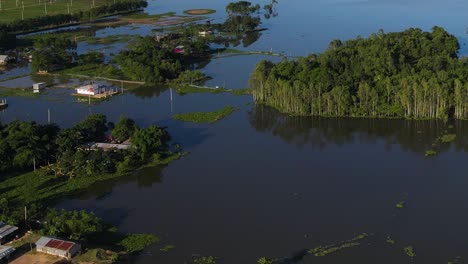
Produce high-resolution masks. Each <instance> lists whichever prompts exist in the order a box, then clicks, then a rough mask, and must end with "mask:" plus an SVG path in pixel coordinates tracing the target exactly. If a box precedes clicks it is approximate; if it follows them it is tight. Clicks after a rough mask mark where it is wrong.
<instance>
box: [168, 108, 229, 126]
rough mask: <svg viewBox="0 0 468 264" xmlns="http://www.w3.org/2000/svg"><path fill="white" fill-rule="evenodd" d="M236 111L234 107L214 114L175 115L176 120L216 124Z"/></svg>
mask: <svg viewBox="0 0 468 264" xmlns="http://www.w3.org/2000/svg"><path fill="white" fill-rule="evenodd" d="M235 110H236V109H235V108H234V107H232V106H226V107H224V108H223V109H220V110H217V111H213V112H194V113H186V114H178V115H174V119H176V120H179V121H184V122H192V123H214V122H216V121H219V120H221V119H223V118H225V117H226V116H228V115H230V114H232V112H234V111H235Z"/></svg>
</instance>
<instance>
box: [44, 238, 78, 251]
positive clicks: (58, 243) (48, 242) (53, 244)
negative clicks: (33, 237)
mask: <svg viewBox="0 0 468 264" xmlns="http://www.w3.org/2000/svg"><path fill="white" fill-rule="evenodd" d="M74 245H75V243H74V242H69V241H65V240H60V239H55V238H50V237H41V238H40V239H39V240H38V241H37V242H36V246H43V247H48V248H55V249H58V250H64V251H68V250H70V249H71V248H72V247H73V246H74Z"/></svg>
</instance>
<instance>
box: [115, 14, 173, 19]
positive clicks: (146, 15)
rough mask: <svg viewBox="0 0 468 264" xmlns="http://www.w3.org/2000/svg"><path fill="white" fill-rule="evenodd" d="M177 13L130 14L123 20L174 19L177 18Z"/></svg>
mask: <svg viewBox="0 0 468 264" xmlns="http://www.w3.org/2000/svg"><path fill="white" fill-rule="evenodd" d="M175 15H176V13H175V12H168V13H163V14H153V15H150V14H148V13H134V14H129V15H126V16H124V17H123V18H131V19H141V18H144V19H148V18H151V19H159V18H161V17H173V16H175Z"/></svg>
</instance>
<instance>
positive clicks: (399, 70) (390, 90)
mask: <svg viewBox="0 0 468 264" xmlns="http://www.w3.org/2000/svg"><path fill="white" fill-rule="evenodd" d="M459 48H460V46H459V43H458V40H457V39H456V38H455V37H454V36H453V35H450V34H449V33H447V32H446V31H445V30H444V29H443V28H440V27H434V28H433V29H432V32H423V31H422V30H420V29H414V28H411V29H408V30H406V31H403V32H398V33H387V34H385V33H384V32H383V31H382V30H381V31H379V32H378V33H376V34H372V35H371V36H370V37H369V38H366V39H363V38H360V37H358V38H357V39H354V40H349V41H346V42H341V41H340V40H333V41H332V42H331V43H330V45H329V47H328V49H327V50H326V51H325V52H324V53H323V54H319V55H315V54H313V55H309V56H308V57H303V58H299V59H298V60H294V61H288V60H283V61H282V62H280V63H277V64H274V63H272V62H270V61H261V62H260V63H259V64H258V65H257V66H256V69H255V70H254V71H253V73H252V75H251V79H250V86H251V88H253V91H254V96H255V100H256V102H257V103H261V104H265V105H269V106H272V107H274V108H277V109H278V110H280V111H282V112H286V113H291V114H297V115H315V116H356V117H405V118H418V119H425V118H447V117H448V116H454V117H455V118H458V119H466V118H468V59H467V58H458V55H457V52H458V50H459Z"/></svg>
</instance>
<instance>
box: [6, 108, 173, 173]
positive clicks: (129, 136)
mask: <svg viewBox="0 0 468 264" xmlns="http://www.w3.org/2000/svg"><path fill="white" fill-rule="evenodd" d="M108 131H110V133H108ZM111 136H112V137H111ZM109 139H111V140H114V141H116V142H122V141H125V140H129V141H130V142H131V147H130V148H128V149H113V150H112V151H105V150H103V149H99V148H92V147H91V146H89V145H87V144H88V143H89V142H105V141H109ZM170 139H171V137H170V135H169V133H168V132H167V131H166V130H165V129H164V128H161V127H158V126H154V125H153V126H149V127H148V128H139V127H137V126H136V125H135V122H134V121H133V120H131V119H128V118H121V119H120V120H119V122H117V124H115V125H114V124H113V123H110V122H107V119H106V117H105V116H104V115H101V114H91V115H89V116H87V117H86V119H84V120H83V121H81V122H79V123H78V124H76V125H75V126H73V127H72V128H67V129H62V130H61V129H60V128H59V127H58V126H57V125H55V124H47V125H40V124H37V123H35V122H25V121H13V122H11V123H9V124H7V125H1V126H0V155H1V157H2V159H0V175H8V174H11V173H14V172H19V171H27V170H31V169H32V168H33V166H36V168H40V167H43V168H44V172H46V173H52V174H54V175H55V176H65V177H68V178H74V177H80V176H93V175H96V174H100V173H126V172H128V171H130V170H132V169H135V168H137V167H139V166H141V165H142V164H144V163H147V162H157V161H159V160H161V159H164V158H166V157H168V156H170V155H171V154H172V153H171V152H170V151H169V149H168V142H169V140H170ZM0 180H1V177H0Z"/></svg>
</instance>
